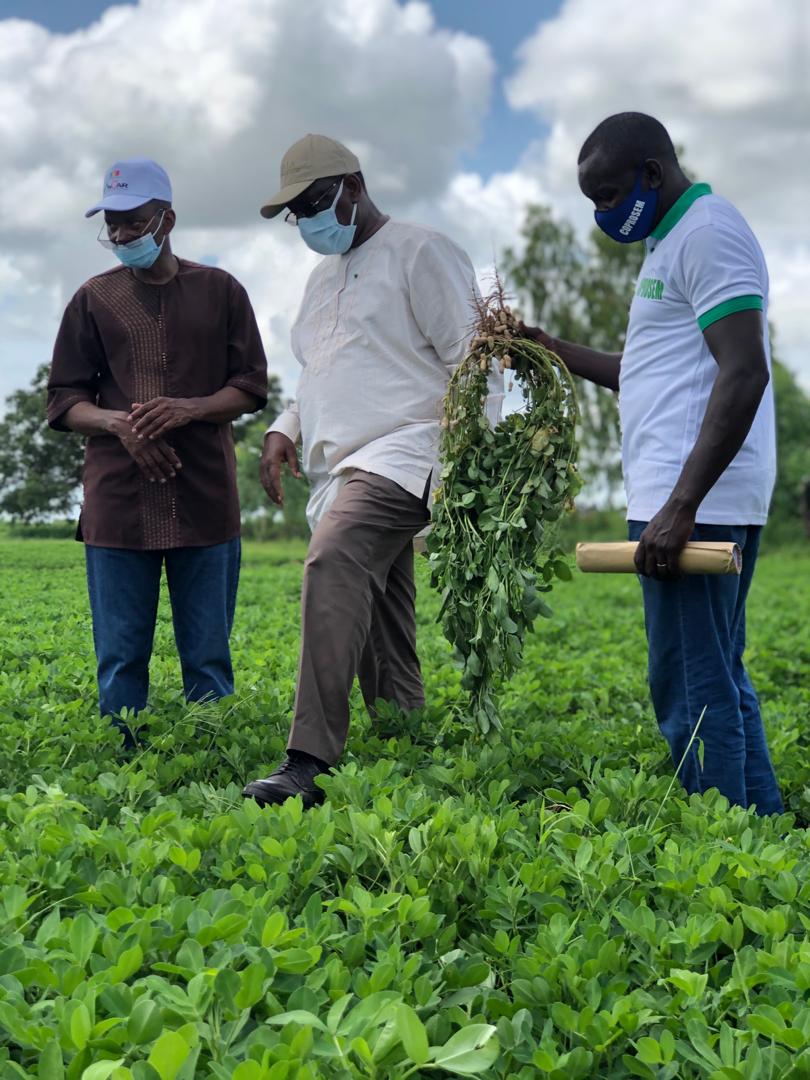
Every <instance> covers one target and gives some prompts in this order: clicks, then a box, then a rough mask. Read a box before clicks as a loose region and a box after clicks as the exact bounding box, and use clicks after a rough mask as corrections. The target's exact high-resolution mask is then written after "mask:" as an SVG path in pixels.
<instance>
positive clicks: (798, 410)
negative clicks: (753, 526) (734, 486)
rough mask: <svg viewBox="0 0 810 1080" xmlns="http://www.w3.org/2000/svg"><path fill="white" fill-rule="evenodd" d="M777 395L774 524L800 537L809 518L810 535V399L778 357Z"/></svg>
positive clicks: (772, 506)
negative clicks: (802, 525) (801, 526)
mask: <svg viewBox="0 0 810 1080" xmlns="http://www.w3.org/2000/svg"><path fill="white" fill-rule="evenodd" d="M772 337H773V335H772ZM773 392H774V396H775V398H776V469H777V472H776V488H775V490H774V493H773V502H772V503H771V520H772V522H773V524H774V525H776V526H777V528H780V527H781V529H782V530H783V531H787V530H788V529H789V530H790V532H791V533H796V534H798V532H799V529H798V528H797V526H799V525H800V523H801V522H802V518H803V517H804V515H805V514H807V518H806V519H805V522H804V524H805V527H806V528H808V534H809V535H810V490H809V489H808V485H809V484H810V396H808V395H807V394H806V393H805V391H804V390H803V389H802V388H801V386H799V384H798V382H797V381H796V378H795V376H794V375H793V373H792V372H791V371H790V370H789V368H786V367H785V365H784V364H782V363H781V362H780V361H779V360H778V359H777V358H776V357H774V361H773ZM805 501H806V503H807V507H806V509H805V505H804V504H805Z"/></svg>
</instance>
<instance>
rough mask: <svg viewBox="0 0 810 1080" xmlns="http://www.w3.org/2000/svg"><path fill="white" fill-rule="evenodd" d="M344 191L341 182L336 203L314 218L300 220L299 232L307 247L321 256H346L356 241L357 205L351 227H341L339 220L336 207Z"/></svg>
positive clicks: (355, 205) (314, 215)
mask: <svg viewBox="0 0 810 1080" xmlns="http://www.w3.org/2000/svg"><path fill="white" fill-rule="evenodd" d="M342 191H343V181H342V180H341V182H340V187H339V188H338V191H337V195H336V196H335V201H334V202H333V203H332V205H331V206H328V207H327V208H326V209H325V210H321V211H320V213H318V214H313V216H312V217H301V218H298V231H299V232H300V233H301V238H302V240H303V241H304V243H305V244H306V245H307V247H310V248H312V250H313V251H317V252H318V254H319V255H345V254H346V252H347V251H348V250H349V248H350V247H351V246H352V243H353V241H354V234H355V232H356V230H357V226H356V225H355V223H354V219H355V218H356V217H357V203H355V204H354V207H353V208H352V220H351V223H350V224H349V225H341V224H340V222H339V221H338V218H337V213H336V211H335V207H336V206H337V204H338V199H339V198H340V196H341V193H342Z"/></svg>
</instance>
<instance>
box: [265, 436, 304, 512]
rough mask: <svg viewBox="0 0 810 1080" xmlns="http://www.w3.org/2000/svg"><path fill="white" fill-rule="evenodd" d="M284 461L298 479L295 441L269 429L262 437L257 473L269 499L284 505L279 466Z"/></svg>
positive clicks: (299, 477)
mask: <svg viewBox="0 0 810 1080" xmlns="http://www.w3.org/2000/svg"><path fill="white" fill-rule="evenodd" d="M285 461H286V462H287V465H288V466H289V468H290V472H291V473H292V474H293V476H294V477H295V478H296V480H300V479H301V471H300V469H299V467H298V454H297V453H296V450H295V443H294V442H293V441H292V440H291V439H288V438H287V436H286V435H282V434H281V432H280V431H269V432H268V433H267V435H265V437H264V448H263V449H262V460H261V464H260V466H259V475H260V477H261V481H262V487H263V488H264V490H265V491H266V492H267V494H268V496H269V498H270V501H271V502H274V503H275V504H276V505H277V506H283V505H284V491H283V489H282V486H281V466H282V463H283V462H285Z"/></svg>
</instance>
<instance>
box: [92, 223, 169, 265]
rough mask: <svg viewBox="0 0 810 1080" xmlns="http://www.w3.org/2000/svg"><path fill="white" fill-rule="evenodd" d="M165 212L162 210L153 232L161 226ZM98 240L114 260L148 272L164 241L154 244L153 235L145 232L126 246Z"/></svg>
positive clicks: (164, 238)
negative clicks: (110, 252) (109, 251)
mask: <svg viewBox="0 0 810 1080" xmlns="http://www.w3.org/2000/svg"><path fill="white" fill-rule="evenodd" d="M165 213H166V211H165V210H163V211H162V212H161V215H160V221H159V222H158V225H157V228H156V229H155V232H158V230H159V229H160V227H161V225H162V224H163V218H164V216H165ZM99 240H100V241H101V243H102V244H104V246H105V247H109V248H110V250H111V251H112V252H113V254H114V255H115V256H116V258H118V259H120V260H121V262H122V263H123V264H124V266H130V267H133V268H137V269H139V270H148V269H149V267H150V266H153V265H154V263H155V262H156V261H157V257H158V255H160V253H161V251H162V250H163V244H164V243H165V241H166V237H165V236H164V237H163V239H162V240H161V241H160V243H159V244H157V243H155V236H154V233H152V232H150V231H149V227H148V226H147V231H146V232H145V233H144V234H143V235H142V236H139V237H138V238H137V239H136V240H130V242H129V243H128V244H113V243H112V242H111V241H109V240H107V241H105V240H102V239H101V237H99Z"/></svg>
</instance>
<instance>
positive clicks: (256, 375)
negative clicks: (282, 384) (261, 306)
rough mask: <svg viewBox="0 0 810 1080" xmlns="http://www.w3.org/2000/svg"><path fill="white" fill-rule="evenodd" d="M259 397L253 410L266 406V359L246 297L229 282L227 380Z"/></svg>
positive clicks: (233, 280) (237, 286)
mask: <svg viewBox="0 0 810 1080" xmlns="http://www.w3.org/2000/svg"><path fill="white" fill-rule="evenodd" d="M225 385H226V386H235V387H237V388H238V389H239V390H244V391H246V392H247V393H248V394H252V395H253V396H254V397H256V398H258V404H257V406H256V409H255V410H254V411H258V410H259V409H263V408H264V406H265V405H266V404H267V358H266V356H265V353H264V346H263V345H262V339H261V335H260V334H259V327H258V324H257V322H256V316H255V314H254V313H253V307H252V305H251V303H250V300H249V298H248V294H247V292H246V291H245V289H244V288H243V287H242V285H240V284H239V282H238V281H237V280H236V279H235V278H231V279H230V292H229V304H228V381H227V382H226V384H225Z"/></svg>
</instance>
